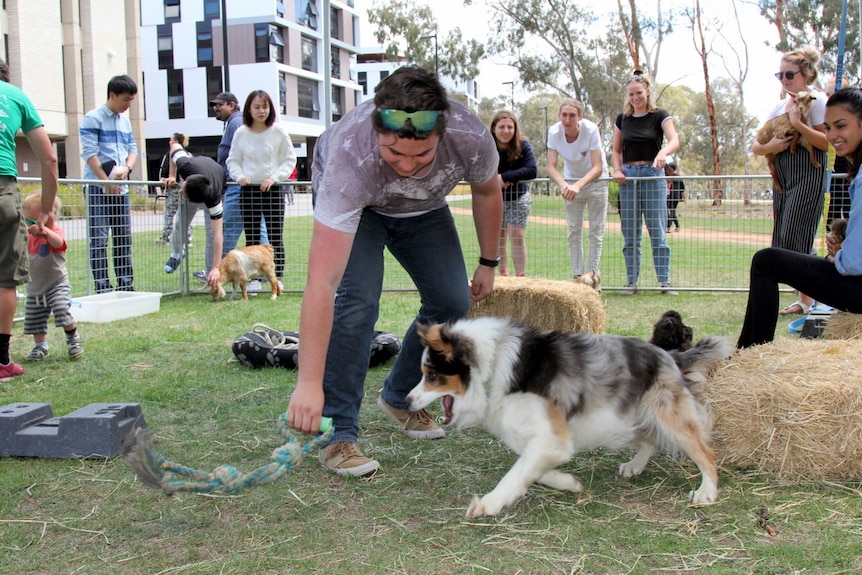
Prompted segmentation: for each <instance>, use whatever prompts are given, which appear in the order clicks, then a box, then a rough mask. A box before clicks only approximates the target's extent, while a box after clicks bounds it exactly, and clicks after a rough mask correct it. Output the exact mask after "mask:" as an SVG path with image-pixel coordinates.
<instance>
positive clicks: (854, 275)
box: [736, 88, 862, 348]
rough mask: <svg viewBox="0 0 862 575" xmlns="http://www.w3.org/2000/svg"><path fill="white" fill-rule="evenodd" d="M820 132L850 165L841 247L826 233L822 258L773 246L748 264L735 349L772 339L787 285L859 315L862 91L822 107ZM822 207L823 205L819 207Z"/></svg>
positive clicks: (850, 90) (844, 92) (841, 93)
mask: <svg viewBox="0 0 862 575" xmlns="http://www.w3.org/2000/svg"><path fill="white" fill-rule="evenodd" d="M824 130H825V132H826V137H827V138H828V139H829V142H830V143H832V145H833V146H834V148H835V153H836V154H837V155H839V156H845V157H847V158H848V159H849V160H850V172H849V173H850V176H851V177H852V178H853V181H852V182H851V183H850V190H849V192H850V198H851V208H850V218H849V220H848V222H847V229H846V234H845V237H844V240H843V242H841V241H840V239H839V238H838V237H837V236H836V235H835V234H833V233H832V232H830V233H829V234H827V236H826V250H827V252H828V253H829V255H828V256H826V258H822V257H819V256H814V255H809V254H808V253H799V252H797V251H792V250H788V249H783V248H778V247H771V248H766V249H762V250H760V251H759V252H757V253H756V254H754V258H753V259H752V261H751V285H750V287H749V292H748V306H747V307H746V310H745V320H744V322H743V324H742V333H741V334H740V336H739V341H738V342H737V344H736V346H737V347H739V348H744V347H750V346H752V345H758V344H761V343H767V342H770V341H772V340H773V338H774V337H775V325H776V323H777V322H778V285H779V284H787V285H790V286H792V287H794V288H796V289H797V290H799V291H800V293H806V294H810V295H811V296H812V297H814V298H816V299H817V300H818V301H821V302H823V303H824V304H826V305H829V306H832V307H834V308H835V309H838V310H842V311H848V312H851V313H862V206H860V205H859V202H858V201H856V200H855V198H854V196H855V195H856V193H858V190H859V187H860V182H859V179H858V178H857V177H856V175H857V174H858V172H859V166H860V164H862V91H860V90H859V89H858V88H845V89H843V90H839V91H837V92H835V94H833V95H832V96H831V97H830V98H829V101H828V102H827V104H826V112H825V118H824ZM821 207H822V205H821Z"/></svg>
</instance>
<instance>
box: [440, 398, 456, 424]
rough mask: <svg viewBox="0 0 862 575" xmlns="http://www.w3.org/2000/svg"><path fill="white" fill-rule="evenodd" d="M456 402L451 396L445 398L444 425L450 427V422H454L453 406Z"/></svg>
mask: <svg viewBox="0 0 862 575" xmlns="http://www.w3.org/2000/svg"><path fill="white" fill-rule="evenodd" d="M454 402H455V398H454V397H452V396H451V395H444V396H443V425H449V422H451V421H452V404H453V403H454Z"/></svg>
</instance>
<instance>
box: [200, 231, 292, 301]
mask: <svg viewBox="0 0 862 575" xmlns="http://www.w3.org/2000/svg"><path fill="white" fill-rule="evenodd" d="M274 253H275V252H274V250H273V248H272V246H271V245H269V244H262V245H259V246H246V247H244V248H240V249H236V250H231V251H229V252H228V254H227V255H226V256H225V257H224V258H223V259H222V261H221V262H219V265H218V269H219V273H220V277H219V280H218V283H217V284H216V285H215V286H214V287H211V288H210V295H211V296H212V298H213V301H218V300H219V299H220V298H223V297H224V296H225V291H224V286H225V284H226V283H232V284H233V296H232V298H231V299H233V298H235V297H236V288H237V286H239V289H240V290H241V291H242V299H245V300H247V299H248V282H249V281H250V280H251V279H252V278H255V277H257V276H263V277H265V278H266V281H268V282H269V285H270V286H271V287H272V296H271V297H270V299H273V300H274V299H276V298H278V296H279V295H280V294H281V288H280V287H279V286H278V280H277V279H276V277H275V256H274Z"/></svg>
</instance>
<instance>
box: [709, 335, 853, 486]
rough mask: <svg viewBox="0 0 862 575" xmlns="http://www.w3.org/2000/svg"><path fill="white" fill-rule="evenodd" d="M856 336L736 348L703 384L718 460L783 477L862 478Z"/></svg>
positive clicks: (780, 341) (784, 340) (794, 478)
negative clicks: (713, 421)
mask: <svg viewBox="0 0 862 575" xmlns="http://www.w3.org/2000/svg"><path fill="white" fill-rule="evenodd" d="M859 357H862V341H859V340H854V341H822V340H806V339H802V340H794V339H781V340H779V341H777V342H773V343H771V344H767V345H761V346H755V347H751V348H748V349H744V350H740V351H738V352H737V353H736V354H735V355H734V356H733V357H732V358H731V359H730V360H728V361H727V363H726V364H724V365H723V366H721V367H720V368H718V369H717V370H716V371H715V372H714V373H713V374H712V376H711V378H710V381H709V383H708V384H707V386H706V395H707V398H708V400H709V403H710V406H711V407H712V410H713V413H714V416H715V425H714V431H713V448H714V449H715V451H716V453H717V454H718V456H719V458H720V459H721V460H722V462H723V463H726V464H731V465H735V466H739V467H744V468H751V467H754V468H757V469H762V470H765V471H769V472H772V473H775V474H776V475H778V476H779V477H783V478H787V479H792V480H796V479H831V480H838V479H859V478H862V377H860V375H859V371H858V361H859V359H858V358H859Z"/></svg>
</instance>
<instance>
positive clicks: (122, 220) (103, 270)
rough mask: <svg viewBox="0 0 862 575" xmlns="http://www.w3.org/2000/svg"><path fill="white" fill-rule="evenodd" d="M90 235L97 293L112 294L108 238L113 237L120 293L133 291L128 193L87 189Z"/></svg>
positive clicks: (92, 265)
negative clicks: (109, 192)
mask: <svg viewBox="0 0 862 575" xmlns="http://www.w3.org/2000/svg"><path fill="white" fill-rule="evenodd" d="M84 194H85V195H86V198H87V220H88V223H89V232H90V267H91V268H92V270H93V282H94V284H95V288H96V293H105V292H109V291H111V278H110V275H109V274H108V256H107V248H108V236H109V235H110V236H111V237H112V244H113V258H114V274H115V275H116V276H117V289H118V290H129V291H130V290H132V289H133V288H132V284H133V282H134V274H133V272H132V208H131V204H130V203H129V196H128V195H126V194H106V193H104V191H103V188H102V186H90V185H87V186H84Z"/></svg>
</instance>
